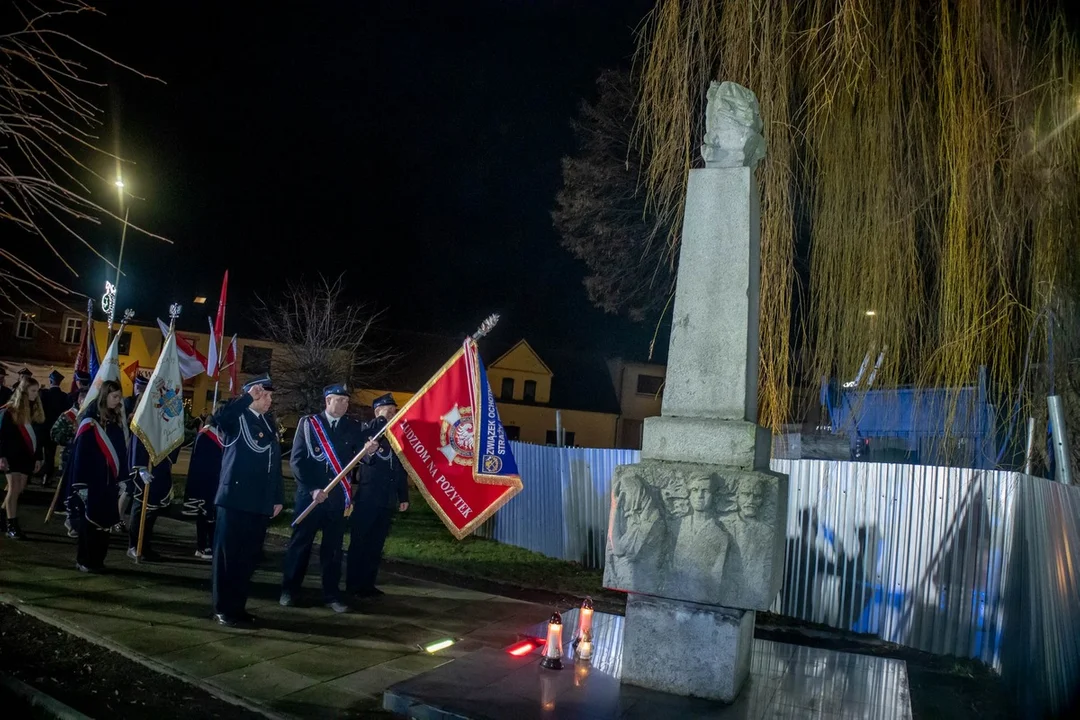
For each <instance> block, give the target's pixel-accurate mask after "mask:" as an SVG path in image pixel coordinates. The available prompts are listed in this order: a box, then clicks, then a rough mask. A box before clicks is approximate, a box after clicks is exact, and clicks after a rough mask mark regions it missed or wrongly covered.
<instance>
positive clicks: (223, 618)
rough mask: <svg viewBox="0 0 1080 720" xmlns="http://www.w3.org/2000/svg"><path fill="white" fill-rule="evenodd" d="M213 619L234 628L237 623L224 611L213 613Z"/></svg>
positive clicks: (219, 623)
mask: <svg viewBox="0 0 1080 720" xmlns="http://www.w3.org/2000/svg"><path fill="white" fill-rule="evenodd" d="M214 620H216V621H217V624H218V625H224V626H225V627H231V628H234V627H236V626H237V624H238V623H237V622H236V620H234V619H232V618H231V617H229V616H228V615H226V614H225V613H214Z"/></svg>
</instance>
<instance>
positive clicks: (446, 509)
mask: <svg viewBox="0 0 1080 720" xmlns="http://www.w3.org/2000/svg"><path fill="white" fill-rule="evenodd" d="M468 347H469V349H470V352H472V353H473V354H474V356H475V353H476V346H475V345H473V344H470V345H469V346H468ZM466 359H467V358H466V355H465V349H464V348H463V349H462V350H459V351H458V352H457V353H456V354H455V355H454V356H453V357H452V358H450V361H449V362H447V363H446V364H445V365H444V366H443V367H442V369H441V370H439V372H438V373H436V374H435V377H433V378H432V379H431V380H429V381H428V383H427V385H425V386H424V387H423V388H421V390H420V392H418V393H417V394H416V395H414V396H413V397H412V399H411V400H409V402H407V403H406V404H405V406H404V407H402V408H401V411H400V412H399V413H398V414H397V415H396V416H395V417H394V419H393V420H392V421H391V422H390V425H389V426H388V427H387V429H386V435H387V437H388V438H389V440H390V444H391V445H393V447H394V450H395V451H397V455H398V457H399V458H401V461H402V463H403V464H404V465H405V468H406V470H408V472H409V475H410V476H411V477H412V479H413V482H415V483H416V487H417V488H418V489H419V490H420V492H421V493H422V494H423V495H424V499H426V500H427V502H428V505H430V506H431V508H432V509H433V510H434V511H435V513H436V514H437V515H438V516H439V517H440V518H442V521H443V522H444V523H445V524H446V527H447V528H448V529H449V530H450V532H451V533H452V534H453V535H454V537H456V538H457V539H458V540H461V539H462V538H464V537H466V536H467V535H469V534H470V533H472V532H473V531H474V530H476V528H478V527H479V526H480V525H481V524H482V523H483V522H484V521H485V520H487V519H488V518H489V517H491V516H492V514H494V513H495V511H496V510H498V509H499V508H501V507H502V506H503V505H505V504H506V502H507V501H508V500H509V499H510V498H512V497H513V496H514V495H517V494H518V493H519V492H520V491H521V487H522V485H521V479H520V478H519V477H516V476H507V477H503V478H499V477H495V476H492V475H484V476H483V482H477V472H476V462H477V460H476V450H475V448H476V445H477V430H478V424H477V423H476V422H474V418H473V417H472V413H473V407H474V403H475V402H476V400H477V398H478V397H479V393H478V392H477V390H478V388H477V387H476V386H475V384H474V382H475V378H476V374H475V373H473V372H470V364H469V363H467V362H466ZM495 483H500V484H495Z"/></svg>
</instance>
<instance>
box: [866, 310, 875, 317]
mask: <svg viewBox="0 0 1080 720" xmlns="http://www.w3.org/2000/svg"><path fill="white" fill-rule="evenodd" d="M875 315H877V312H876V311H874V310H867V311H866V316H867V317H874V316H875Z"/></svg>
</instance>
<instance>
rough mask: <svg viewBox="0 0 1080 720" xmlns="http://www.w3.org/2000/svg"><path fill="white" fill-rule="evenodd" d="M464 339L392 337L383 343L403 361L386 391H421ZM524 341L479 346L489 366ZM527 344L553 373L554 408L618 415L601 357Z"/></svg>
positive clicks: (500, 340)
mask: <svg viewBox="0 0 1080 720" xmlns="http://www.w3.org/2000/svg"><path fill="white" fill-rule="evenodd" d="M464 339H465V338H464V336H462V337H460V338H454V337H450V336H445V335H434V334H429V333H414V332H394V333H388V334H387V335H386V338H385V340H384V342H386V343H388V344H389V345H391V346H392V347H394V348H395V349H396V350H397V351H398V352H399V353H401V358H400V359H399V360H398V361H396V362H395V363H394V367H393V369H392V370H391V371H390V372H389V374H388V375H387V385H388V388H387V389H395V390H398V389H399V390H404V391H409V392H415V391H417V390H419V389H420V388H421V387H423V385H424V383H426V382H427V381H428V380H429V379H430V378H431V376H432V375H434V374H435V372H436V371H438V369H439V368H440V367H442V365H443V364H444V363H445V362H446V361H447V360H449V359H450V357H451V356H452V355H453V354H454V353H455V352H457V350H458V348H460V347H461V343H462V342H463V341H464ZM520 340H521V338H516V337H512V338H511V337H498V336H497V335H496V336H493V337H489V338H484V339H482V340H481V341H480V355H481V357H482V358H484V359H485V360H486V361H487V362H494V361H495V360H497V359H498V358H500V357H502V356H503V355H505V354H506V353H507V352H508V351H509V350H511V349H512V348H513V347H514V346H515V345H517V344H518V342H519V341H520ZM529 344H530V347H532V348H533V350H534V351H535V352H536V354H537V355H538V356H539V357H540V359H541V361H543V363H544V364H545V365H546V366H547V367H549V368H550V369H551V372H552V381H551V402H550V403H548V405H549V406H550V407H554V408H559V409H564V410H587V411H591V412H602V413H611V414H615V415H618V414H619V412H620V408H619V401H618V398H617V397H616V395H615V387H614V384H613V383H612V381H611V374H610V372H609V371H608V367H607V361H606V359H605V358H604V357H603V356H601V355H596V354H580V353H567V352H562V351H559V350H553V349H551V348H548V347H537V346H536V345H535V344H534V343H533V342H532V341H530V343H529Z"/></svg>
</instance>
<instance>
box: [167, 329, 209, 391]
mask: <svg viewBox="0 0 1080 720" xmlns="http://www.w3.org/2000/svg"><path fill="white" fill-rule="evenodd" d="M157 324H158V327H159V328H161V334H162V335H163V336H165V337H166V338H167V337H169V326H168V325H166V324H165V323H163V322H161V318H158V319H157ZM176 354H177V356H178V358H179V360H180V374H181V375H183V376H184V379H185V380H190V379H191V378H193V377H197V376H199V375H201V374H203V373H204V372H206V357H205V356H203V354H202V353H201V352H199V351H198V350H197V349H196V348H195V346H194V345H192V344H191V343H190V342H188V341H187V340H186V339H184V338H182V337H180V336H179V335H177V336H176Z"/></svg>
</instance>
